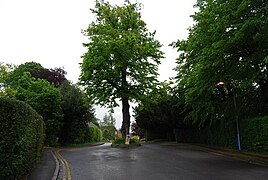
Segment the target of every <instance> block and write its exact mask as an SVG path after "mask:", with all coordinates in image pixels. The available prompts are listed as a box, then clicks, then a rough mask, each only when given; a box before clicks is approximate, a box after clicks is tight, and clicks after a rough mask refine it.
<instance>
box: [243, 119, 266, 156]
mask: <svg viewBox="0 0 268 180" xmlns="http://www.w3.org/2000/svg"><path fill="white" fill-rule="evenodd" d="M240 134H241V146H242V149H246V150H250V151H266V152H267V151H268V116H262V117H256V118H251V119H245V120H243V121H241V123H240Z"/></svg>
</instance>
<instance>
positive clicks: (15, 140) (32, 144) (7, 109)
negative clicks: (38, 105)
mask: <svg viewBox="0 0 268 180" xmlns="http://www.w3.org/2000/svg"><path fill="white" fill-rule="evenodd" d="M44 137H45V134H44V122H43V119H42V117H41V116H40V115H39V114H37V112H36V111H35V110H34V109H32V108H31V107H30V106H29V105H27V104H26V103H24V102H21V101H17V100H14V99H9V98H0V179H22V177H23V176H24V175H26V174H27V173H28V172H29V171H30V170H31V169H32V168H33V167H34V166H35V164H36V163H37V162H38V161H39V160H40V158H41V156H42V150H43V144H44Z"/></svg>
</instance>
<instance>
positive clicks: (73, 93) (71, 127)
mask: <svg viewBox="0 0 268 180" xmlns="http://www.w3.org/2000/svg"><path fill="white" fill-rule="evenodd" d="M59 90H60V92H61V94H62V102H61V108H62V111H63V126H62V129H61V134H60V141H61V142H62V143H74V142H75V139H76V138H77V137H78V136H79V133H80V132H81V130H83V129H85V128H87V126H88V125H87V123H88V122H90V121H92V120H93V119H94V109H93V107H92V106H91V105H90V104H89V103H88V102H87V101H86V97H85V94H84V93H83V92H82V91H81V90H80V89H79V87H78V86H76V85H72V84H70V83H69V82H68V81H65V82H64V83H63V84H62V85H61V86H60V87H59Z"/></svg>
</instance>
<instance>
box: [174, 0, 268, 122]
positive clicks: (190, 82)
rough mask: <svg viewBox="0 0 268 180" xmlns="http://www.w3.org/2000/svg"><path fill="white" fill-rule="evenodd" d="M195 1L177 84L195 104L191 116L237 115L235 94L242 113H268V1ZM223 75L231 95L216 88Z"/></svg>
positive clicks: (209, 118)
mask: <svg viewBox="0 0 268 180" xmlns="http://www.w3.org/2000/svg"><path fill="white" fill-rule="evenodd" d="M196 6H197V7H198V8H199V11H198V12H197V13H196V14H195V15H193V16H192V17H193V19H194V20H195V21H196V24H195V25H194V26H193V27H191V28H190V33H189V37H188V39H187V40H182V41H178V42H177V44H176V45H175V47H177V48H178V51H180V52H181V54H180V56H179V58H178V62H177V63H178V66H177V71H178V79H177V80H178V82H179V83H178V84H179V85H178V86H179V89H180V90H182V91H184V93H185V100H186V103H187V105H188V106H191V108H192V109H193V111H192V112H191V113H190V115H191V118H192V119H193V120H194V121H197V122H199V123H201V124H203V123H205V122H206V121H211V122H212V121H214V120H217V119H219V118H222V117H224V118H228V117H234V113H237V112H234V111H235V108H234V102H233V100H232V99H233V98H236V100H237V103H238V109H237V110H236V111H238V112H240V116H244V117H247V116H251V115H254V114H255V115H257V114H258V113H260V112H262V113H266V114H267V107H268V106H267V105H268V103H267V102H268V96H267V94H268V88H267V87H268V64H267V62H268V56H267V54H268V41H267V39H268V34H267V32H268V16H267V12H268V11H267V9H268V3H267V1H265V0H259V1H250V0H235V1H219V0H198V1H197V4H196ZM219 81H224V82H225V84H226V87H227V91H226V92H228V93H229V97H219V96H217V95H215V93H213V91H214V87H215V86H214V85H215V84H216V83H217V82H219ZM230 96H232V97H230ZM223 99H225V100H224V101H222V100H223ZM259 102H262V103H259ZM222 104H224V105H222ZM262 107H265V108H266V109H261V108H262Z"/></svg>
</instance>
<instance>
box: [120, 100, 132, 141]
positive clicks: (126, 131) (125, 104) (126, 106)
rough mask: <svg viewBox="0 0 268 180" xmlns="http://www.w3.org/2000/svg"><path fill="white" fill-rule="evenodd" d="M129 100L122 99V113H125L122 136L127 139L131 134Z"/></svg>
mask: <svg viewBox="0 0 268 180" xmlns="http://www.w3.org/2000/svg"><path fill="white" fill-rule="evenodd" d="M128 101H129V100H128V98H122V113H123V122H122V128H121V129H122V136H123V138H126V135H127V134H129V127H130V114H129V102H128Z"/></svg>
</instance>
